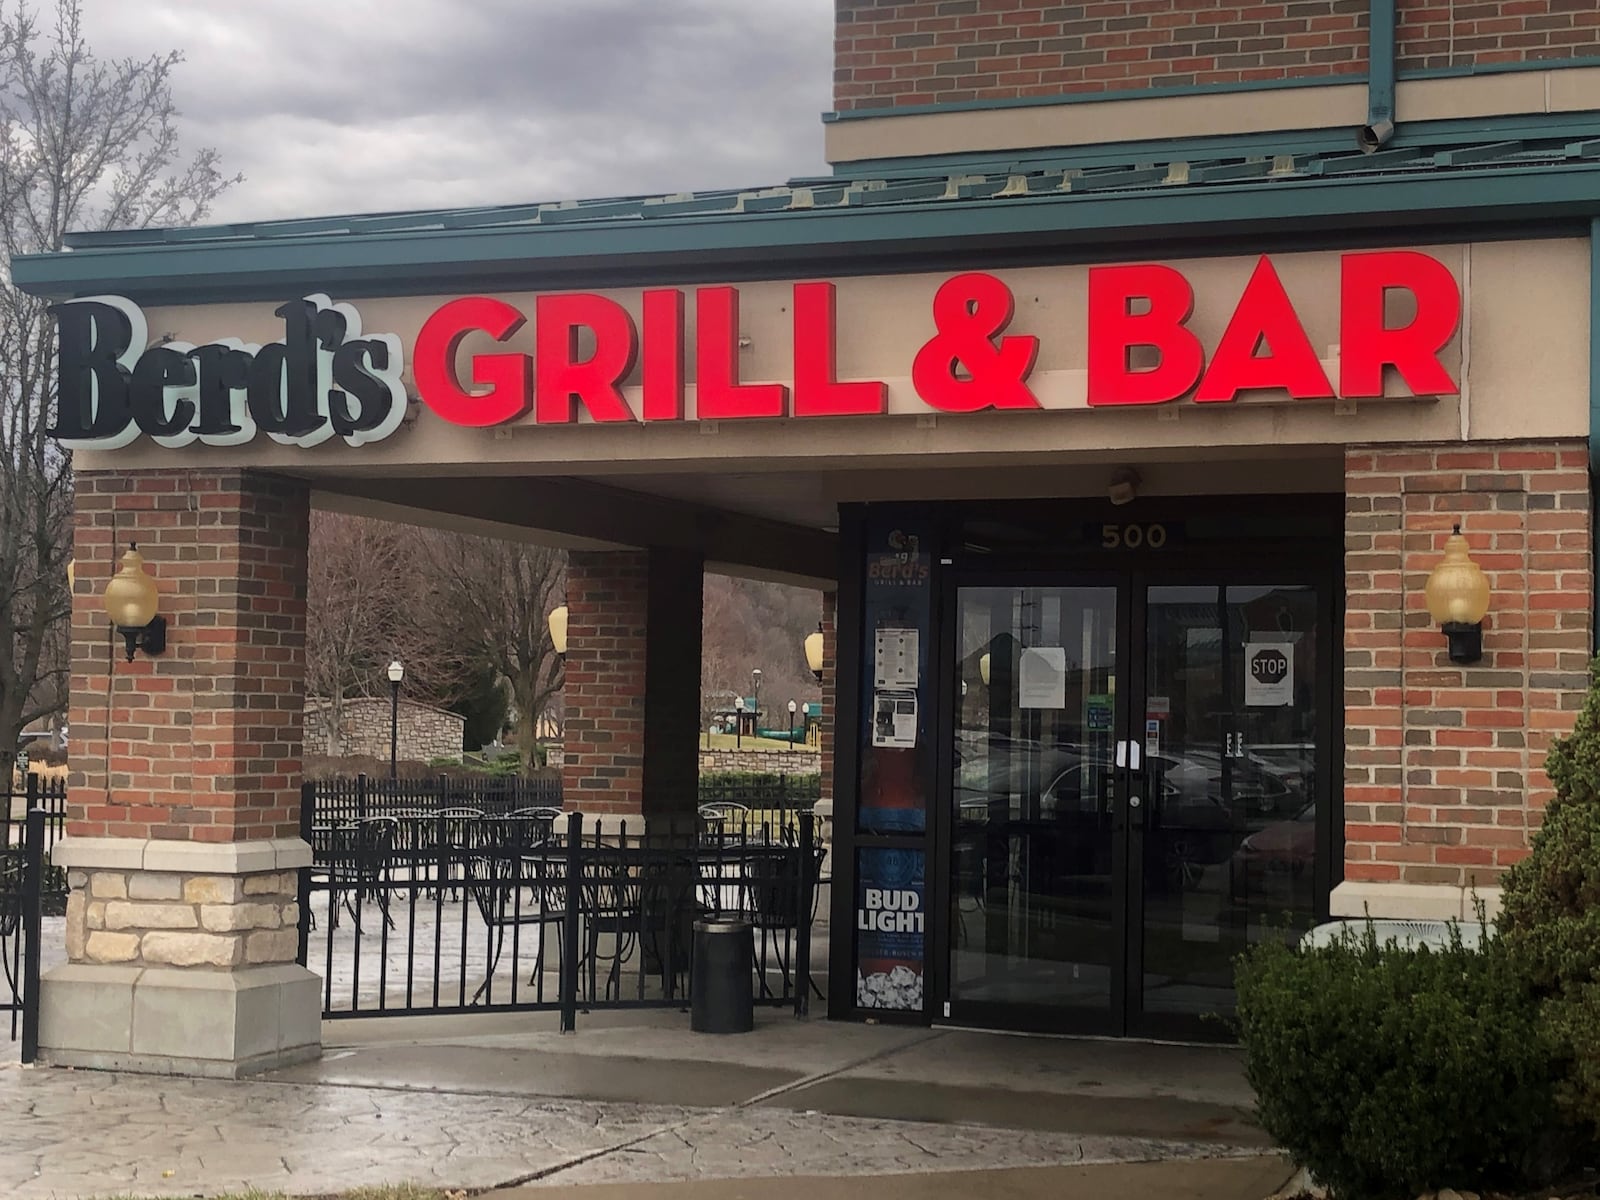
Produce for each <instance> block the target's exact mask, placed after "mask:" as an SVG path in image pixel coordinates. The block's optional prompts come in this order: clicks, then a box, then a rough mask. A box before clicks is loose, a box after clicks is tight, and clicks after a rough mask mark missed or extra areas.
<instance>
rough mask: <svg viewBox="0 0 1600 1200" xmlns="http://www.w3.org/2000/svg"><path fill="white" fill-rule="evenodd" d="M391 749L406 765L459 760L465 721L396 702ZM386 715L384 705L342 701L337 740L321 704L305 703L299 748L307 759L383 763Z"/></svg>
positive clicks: (325, 707) (379, 701)
mask: <svg viewBox="0 0 1600 1200" xmlns="http://www.w3.org/2000/svg"><path fill="white" fill-rule="evenodd" d="M399 716H400V719H399V723H398V730H397V731H396V732H397V735H398V736H397V745H398V747H399V756H400V758H401V759H403V760H405V761H406V762H432V761H433V760H434V759H436V758H460V757H461V748H462V739H463V730H464V729H465V728H466V718H465V717H461V716H458V715H457V714H456V713H453V712H446V711H445V710H444V709H442V708H434V707H433V706H432V705H428V704H417V703H415V702H414V701H409V700H404V699H402V700H401V701H400V714H399ZM391 717H392V714H391V712H390V702H389V701H388V700H386V699H381V698H380V699H352V700H346V701H345V702H344V704H343V706H342V711H341V714H340V722H339V724H340V729H339V736H338V737H337V738H335V737H334V736H333V734H334V731H333V730H332V729H331V728H329V726H330V724H331V720H332V708H331V706H330V705H329V704H328V702H327V701H326V700H319V699H311V700H307V701H306V707H305V730H304V736H305V746H306V753H307V754H321V755H326V756H327V757H329V758H339V757H342V756H345V755H352V756H359V757H368V758H378V759H384V760H387V759H388V757H389V733H390V728H389V726H390V721H391Z"/></svg>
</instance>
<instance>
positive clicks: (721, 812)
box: [697, 800, 750, 843]
mask: <svg viewBox="0 0 1600 1200" xmlns="http://www.w3.org/2000/svg"><path fill="white" fill-rule="evenodd" d="M697 811H698V813H699V817H700V825H701V827H702V831H703V836H704V837H705V839H706V840H707V841H709V842H714V843H721V842H726V841H729V840H730V839H731V838H732V831H731V830H729V828H728V826H729V824H730V823H731V824H733V825H736V826H738V827H739V828H740V830H741V832H744V833H746V834H747V833H748V827H749V820H750V809H749V808H748V807H747V806H745V805H743V804H738V803H735V802H734V801H732V800H713V801H711V802H710V803H708V804H702V805H701V806H700V807H699V809H698V810H697Z"/></svg>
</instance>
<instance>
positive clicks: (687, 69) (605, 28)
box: [84, 0, 833, 220]
mask: <svg viewBox="0 0 1600 1200" xmlns="http://www.w3.org/2000/svg"><path fill="white" fill-rule="evenodd" d="M832 8H833V6H832V3H831V0H759V2H758V3H754V4H752V3H750V2H749V0H270V2H269V0H137V2H130V0H84V12H85V30H86V32H87V34H88V36H89V39H90V41H91V44H92V45H93V46H94V47H95V49H96V51H97V53H99V54H100V55H101V56H103V57H113V56H114V57H121V56H125V55H138V56H142V55H145V54H149V53H152V52H156V51H161V50H168V49H179V50H182V51H183V52H184V55H185V58H186V62H185V63H184V65H183V66H182V67H180V68H179V71H178V74H177V78H176V85H175V89H174V91H175V94H176V97H177V100H178V103H179V105H180V107H181V108H182V109H183V112H184V120H183V135H184V140H185V144H186V145H187V146H189V147H190V148H194V147H198V146H202V145H208V146H214V147H216V148H217V149H218V150H219V151H221V153H222V154H223V156H224V159H225V162H226V164H227V165H228V166H229V167H230V168H231V169H235V170H240V171H243V172H244V173H245V175H246V176H247V180H246V182H245V183H244V184H243V185H242V186H241V187H239V188H238V189H236V191H235V192H234V193H233V194H231V195H230V196H228V197H227V198H225V200H224V201H223V203H222V204H221V205H219V207H218V210H217V212H216V213H215V217H216V219H218V220H251V219H260V218H272V217H290V216H307V215H313V214H317V213H332V212H369V211H385V210H391V209H407V208H422V207H434V206H450V205H467V204H503V203H517V202H524V201H533V200H553V199H565V198H574V197H584V196H607V195H627V194H637V193H649V192H669V191H687V190H693V189H697V188H713V187H736V186H745V185H764V184H771V183H778V182H782V181H783V180H784V179H785V178H788V177H790V176H792V175H797V174H814V173H816V172H818V171H821V170H823V169H824V167H823V163H822V132H821V125H820V122H819V121H818V114H819V113H820V112H821V111H822V110H823V109H825V108H826V107H827V106H828V103H829V87H830V85H829V78H830V69H831V39H832Z"/></svg>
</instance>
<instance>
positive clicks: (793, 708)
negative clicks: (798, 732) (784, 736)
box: [789, 700, 800, 748]
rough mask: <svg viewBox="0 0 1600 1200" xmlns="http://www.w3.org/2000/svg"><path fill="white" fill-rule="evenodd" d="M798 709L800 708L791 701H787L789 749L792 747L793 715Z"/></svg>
mask: <svg viewBox="0 0 1600 1200" xmlns="http://www.w3.org/2000/svg"><path fill="white" fill-rule="evenodd" d="M799 708H800V706H799V705H798V704H796V703H795V702H794V701H793V700H791V701H789V746H790V747H791V748H793V746H794V714H795V712H796V711H798V709H799Z"/></svg>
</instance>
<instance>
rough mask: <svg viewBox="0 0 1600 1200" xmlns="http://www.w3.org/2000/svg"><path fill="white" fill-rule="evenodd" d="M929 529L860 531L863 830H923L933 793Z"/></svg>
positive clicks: (891, 525) (886, 524)
mask: <svg viewBox="0 0 1600 1200" xmlns="http://www.w3.org/2000/svg"><path fill="white" fill-rule="evenodd" d="M933 551H934V545H933V530H932V528H931V527H930V526H928V525H926V524H921V523H917V522H911V521H899V520H895V519H893V518H892V517H890V516H889V515H887V514H886V515H884V516H881V517H879V518H877V519H876V520H874V521H873V522H872V524H871V526H870V527H869V529H868V533H867V561H866V580H865V587H864V589H863V596H862V607H863V617H864V632H865V638H864V641H863V646H864V649H865V653H864V655H863V659H864V662H863V664H862V667H863V669H862V672H861V676H862V677H861V681H860V683H861V690H862V707H861V711H862V716H863V720H862V727H861V731H860V737H861V792H860V803H859V804H858V806H857V809H856V827H857V828H858V829H860V830H861V831H862V832H863V833H889V834H918V833H923V832H925V831H926V830H927V826H928V798H929V796H930V795H931V793H932V786H931V776H932V764H933V753H932V752H933V746H932V738H931V730H932V729H933V712H932V708H933V705H932V703H931V696H932V689H931V688H930V686H929V681H928V652H929V647H930V646H931V645H932V644H933V642H934V632H933V628H932V626H933Z"/></svg>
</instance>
